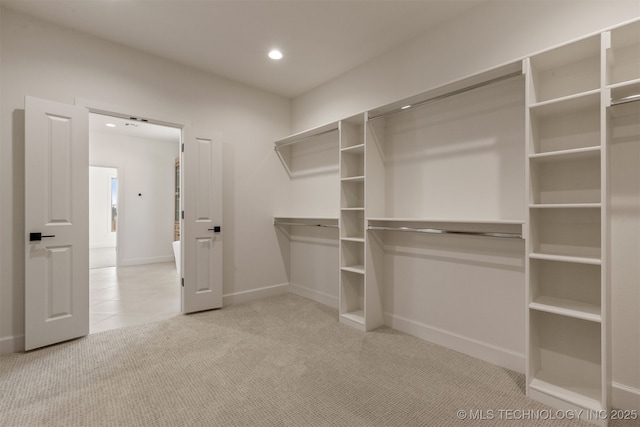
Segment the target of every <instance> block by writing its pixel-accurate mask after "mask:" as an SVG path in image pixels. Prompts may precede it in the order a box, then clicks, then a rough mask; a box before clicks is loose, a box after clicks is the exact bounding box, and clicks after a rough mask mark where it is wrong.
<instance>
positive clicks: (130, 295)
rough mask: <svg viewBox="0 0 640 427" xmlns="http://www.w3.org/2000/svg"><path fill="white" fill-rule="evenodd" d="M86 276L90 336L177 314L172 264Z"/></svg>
mask: <svg viewBox="0 0 640 427" xmlns="http://www.w3.org/2000/svg"><path fill="white" fill-rule="evenodd" d="M89 274H90V283H91V284H90V316H91V320H90V328H89V331H90V333H92V334H93V333H96V332H102V331H107V330H110V329H117V328H122V327H125V326H133V325H139V324H141V323H148V322H154V321H158V320H162V319H167V318H169V317H173V316H176V315H178V314H180V282H179V277H178V272H177V271H176V265H175V263H173V262H163V263H157V264H146V265H136V266H131V267H119V268H116V267H105V268H94V269H91V270H89Z"/></svg>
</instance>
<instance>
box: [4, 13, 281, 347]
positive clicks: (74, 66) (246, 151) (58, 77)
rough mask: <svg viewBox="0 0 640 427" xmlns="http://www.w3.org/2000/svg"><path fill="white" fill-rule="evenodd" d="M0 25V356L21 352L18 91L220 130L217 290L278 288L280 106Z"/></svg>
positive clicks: (34, 25) (19, 22)
mask: <svg viewBox="0 0 640 427" xmlns="http://www.w3.org/2000/svg"><path fill="white" fill-rule="evenodd" d="M0 26H1V41H2V45H1V49H0V57H1V58H2V63H1V69H0V73H1V81H0V90H1V91H2V106H1V110H0V118H1V121H0V123H1V131H0V161H1V165H0V197H1V199H2V200H3V202H2V204H1V206H0V215H1V216H0V217H1V218H2V221H1V223H0V352H10V351H18V350H20V349H22V347H23V343H22V342H23V340H22V336H23V331H24V309H23V307H24V267H23V265H24V250H25V228H24V208H23V206H24V166H23V165H24V162H25V158H24V111H23V110H24V96H25V95H31V96H36V97H40V98H45V99H50V100H54V101H58V102H65V103H68V104H73V103H74V101H75V99H76V98H80V99H88V100H94V101H97V102H101V103H105V104H108V105H116V106H126V107H128V108H129V109H130V110H131V111H132V112H136V111H142V112H143V113H146V114H149V115H151V116H152V117H151V118H153V115H155V114H156V113H157V116H158V118H175V120H177V121H178V120H181V119H185V120H188V121H190V122H191V124H192V126H193V127H194V128H198V129H212V130H215V131H219V132H221V133H222V139H223V156H224V170H223V179H224V182H223V186H224V187H223V196H224V207H223V226H224V227H225V233H224V234H225V244H224V271H223V280H224V289H223V293H224V294H225V295H227V296H230V295H235V294H239V293H242V292H246V291H252V290H255V289H256V288H261V287H269V286H277V285H280V284H283V283H286V282H287V277H286V271H285V266H284V263H283V259H282V256H281V253H280V249H279V247H278V243H277V239H276V237H275V231H274V228H273V219H272V215H273V212H274V211H275V210H276V207H279V206H283V205H286V204H287V203H288V201H289V195H288V191H287V188H288V187H287V186H288V185H289V184H288V178H287V175H286V173H285V172H284V170H283V168H282V165H281V164H280V162H279V161H278V159H277V156H276V155H275V153H274V152H273V141H275V140H276V139H278V138H281V137H282V136H284V135H287V134H288V133H289V132H290V102H289V100H287V99H284V98H282V97H279V96H275V95H273V94H270V93H266V92H264V91H260V90H256V89H254V88H250V87H247V86H244V85H241V84H237V83H234V82H232V81H230V80H226V79H223V78H219V77H216V76H213V75H211V74H207V73H204V72H200V71H197V70H194V69H191V68H187V67H185V66H182V65H179V64H177V63H174V62H170V61H167V60H164V59H161V58H158V57H155V56H152V55H148V54H145V53H143V52H140V51H137V50H133V49H129V48H126V47H123V46H120V45H117V44H113V43H110V42H107V41H104V40H101V39H98V38H95V37H92V36H89V35H86V34H81V33H78V32H75V31H71V30H68V29H64V28H62V27H59V26H56V25H52V24H49V23H46V22H44V21H41V20H38V19H34V18H31V17H28V16H25V15H22V14H18V13H15V12H13V11H11V10H9V9H3V10H2V16H1V23H0ZM283 288H284V287H283ZM257 294H260V292H258V293H257ZM243 295H246V294H243ZM229 300H230V299H229V298H227V299H226V300H225V301H229Z"/></svg>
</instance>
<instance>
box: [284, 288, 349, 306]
mask: <svg viewBox="0 0 640 427" xmlns="http://www.w3.org/2000/svg"><path fill="white" fill-rule="evenodd" d="M289 292H291V293H292V294H295V295H298V296H301V297H302V298H307V299H310V300H311V301H315V302H319V303H320V304H324V305H326V306H329V307H331V308H335V309H336V310H337V309H338V297H334V296H333V295H329V294H325V293H324V292H318V291H316V290H313V289H309V288H305V287H304V286H301V285H298V284H295V283H290V284H289Z"/></svg>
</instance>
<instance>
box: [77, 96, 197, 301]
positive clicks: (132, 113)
mask: <svg viewBox="0 0 640 427" xmlns="http://www.w3.org/2000/svg"><path fill="white" fill-rule="evenodd" d="M75 105H76V106H78V107H83V108H86V109H87V112H88V114H101V115H105V116H112V117H119V118H125V119H131V118H132V117H135V118H139V119H144V120H147V121H148V122H149V123H153V124H158V125H163V126H171V127H174V128H178V129H180V133H181V134H180V144H183V145H184V137H185V134H187V132H188V131H190V129H191V121H190V120H185V119H182V118H176V117H166V116H163V115H162V114H157V113H155V112H149V111H140V110H138V109H133V108H130V107H126V106H121V105H120V106H118V105H112V104H106V103H103V102H99V101H94V100H88V99H82V98H76V99H75ZM180 158H181V160H182V152H181V153H180ZM183 163H184V162H182V161H181V162H180V188H183V182H184V181H183V180H184V169H183V168H184V165H183ZM89 165H91V163H89ZM109 167H113V166H109ZM120 172H121V171H120V170H119V169H118V196H119V195H120ZM118 203H120V201H118ZM183 203H184V198H183V197H180V210H181V211H182V210H183V209H184V205H183ZM119 231H120V227H118V229H117V230H116V242H117V243H116V245H119V243H120V241H119V236H120V233H119ZM180 258H181V259H180V265H181V266H182V269H183V271H182V272H181V274H180V275H181V277H180V280H182V277H184V233H183V231H182V224H181V230H180ZM116 264H120V254H117V255H116ZM182 299H183V295H182V292H180V307H182V306H183V304H182Z"/></svg>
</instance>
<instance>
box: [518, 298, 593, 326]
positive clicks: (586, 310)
mask: <svg viewBox="0 0 640 427" xmlns="http://www.w3.org/2000/svg"><path fill="white" fill-rule="evenodd" d="M529 308H530V309H533V310H538V311H544V312H547V313H554V314H560V315H562V316H568V317H574V318H576V319H582V320H588V321H591V322H601V321H602V316H601V315H600V306H599V305H594V304H588V303H584V302H578V301H572V300H568V299H562V298H554V297H548V296H541V297H538V298H536V299H535V300H534V301H533V302H531V303H530V304H529Z"/></svg>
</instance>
